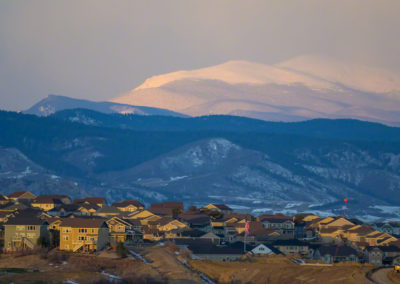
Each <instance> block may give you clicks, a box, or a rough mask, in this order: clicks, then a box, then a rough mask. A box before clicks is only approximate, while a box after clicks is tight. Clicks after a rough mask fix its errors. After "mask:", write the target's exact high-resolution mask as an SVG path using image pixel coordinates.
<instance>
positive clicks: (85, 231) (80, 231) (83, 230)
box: [78, 229, 87, 233]
mask: <svg viewBox="0 0 400 284" xmlns="http://www.w3.org/2000/svg"><path fill="white" fill-rule="evenodd" d="M78 232H79V233H87V229H79V230H78Z"/></svg>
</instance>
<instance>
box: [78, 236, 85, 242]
mask: <svg viewBox="0 0 400 284" xmlns="http://www.w3.org/2000/svg"><path fill="white" fill-rule="evenodd" d="M78 240H80V241H86V237H84V236H79V237H78Z"/></svg>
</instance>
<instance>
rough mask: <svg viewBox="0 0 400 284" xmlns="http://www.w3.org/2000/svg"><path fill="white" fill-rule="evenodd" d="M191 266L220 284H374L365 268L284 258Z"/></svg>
mask: <svg viewBox="0 0 400 284" xmlns="http://www.w3.org/2000/svg"><path fill="white" fill-rule="evenodd" d="M190 264H191V266H192V267H193V268H195V269H197V270H199V271H201V272H203V273H204V274H206V275H208V276H209V277H211V278H212V279H215V280H217V281H218V282H220V283H231V282H238V283H280V284H283V283H316V284H317V283H327V284H328V283H346V284H347V283H370V282H369V281H368V280H367V279H366V278H365V273H366V272H367V271H369V270H370V269H371V268H372V267H371V266H369V265H361V264H338V265H334V266H300V265H297V264H294V263H292V262H291V261H290V260H289V259H287V258H286V257H283V256H276V257H269V258H263V259H260V258H258V259H249V260H245V261H235V262H222V261H199V260H192V261H191V262H190Z"/></svg>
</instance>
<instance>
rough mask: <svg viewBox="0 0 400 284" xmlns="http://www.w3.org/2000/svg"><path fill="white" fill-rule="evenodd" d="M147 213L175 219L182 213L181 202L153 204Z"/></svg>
mask: <svg viewBox="0 0 400 284" xmlns="http://www.w3.org/2000/svg"><path fill="white" fill-rule="evenodd" d="M148 211H150V212H152V213H153V214H155V215H158V216H166V217H177V216H178V215H180V214H181V213H183V212H184V207H183V203H182V202H164V203H153V204H151V205H150V207H149V209H148Z"/></svg>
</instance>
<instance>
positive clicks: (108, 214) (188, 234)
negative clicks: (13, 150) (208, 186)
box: [0, 192, 400, 265]
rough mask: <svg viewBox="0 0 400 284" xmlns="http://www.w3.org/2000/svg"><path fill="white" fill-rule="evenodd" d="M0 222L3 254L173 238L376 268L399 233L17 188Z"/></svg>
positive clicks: (217, 251) (3, 200) (230, 255)
mask: <svg viewBox="0 0 400 284" xmlns="http://www.w3.org/2000/svg"><path fill="white" fill-rule="evenodd" d="M394 223H395V222H390V226H391V227H393V226H394ZM246 224H247V227H248V230H247V231H246ZM0 225H1V226H0V227H1V230H0V243H1V244H2V246H3V248H4V250H5V251H14V250H18V249H23V248H33V247H35V246H36V245H38V244H44V243H46V244H51V245H53V246H57V247H58V248H59V249H60V250H66V251H73V252H77V251H98V250H101V249H103V248H104V247H106V246H108V245H110V246H112V247H114V246H115V245H116V244H117V243H118V242H123V243H125V245H137V244H142V243H154V242H162V241H165V240H171V241H173V242H174V243H176V245H178V246H180V247H181V248H186V249H188V250H190V251H191V252H192V255H193V256H194V257H197V258H205V259H221V260H231V259H237V258H240V257H242V256H243V255H245V254H249V253H251V254H257V255H266V254H278V253H282V254H285V255H296V256H298V257H302V258H304V259H320V260H323V261H325V262H328V263H330V262H338V261H357V262H370V263H373V264H376V265H380V264H389V263H390V264H393V263H397V262H399V255H400V249H399V248H400V241H399V239H398V235H396V234H390V233H388V232H386V231H383V228H384V229H385V230H387V228H388V227H387V226H384V225H382V224H380V223H379V225H378V223H377V224H371V225H369V224H364V223H362V222H361V221H359V220H355V219H347V218H344V217H340V216H337V217H327V218H320V217H319V216H316V215H314V214H298V215H296V216H285V215H283V214H273V215H268V214H264V215H261V216H258V217H254V216H252V215H250V214H239V213H236V212H233V210H232V209H231V208H229V206H227V205H224V204H208V205H207V206H204V207H202V208H195V207H193V206H192V207H190V208H189V209H188V210H186V211H185V208H184V205H183V203H182V202H164V203H159V204H151V205H150V206H149V207H148V208H145V206H144V205H143V204H142V203H140V202H139V201H137V200H123V201H118V202H115V203H112V204H111V205H108V203H107V201H106V199H105V198H103V197H87V198H82V199H75V200H73V201H72V199H71V198H69V197H68V196H66V195H46V196H35V195H33V194H32V193H30V192H15V193H12V194H10V195H8V196H2V195H0ZM392 232H393V231H392ZM244 243H245V244H246V245H244Z"/></svg>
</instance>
